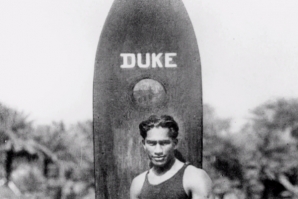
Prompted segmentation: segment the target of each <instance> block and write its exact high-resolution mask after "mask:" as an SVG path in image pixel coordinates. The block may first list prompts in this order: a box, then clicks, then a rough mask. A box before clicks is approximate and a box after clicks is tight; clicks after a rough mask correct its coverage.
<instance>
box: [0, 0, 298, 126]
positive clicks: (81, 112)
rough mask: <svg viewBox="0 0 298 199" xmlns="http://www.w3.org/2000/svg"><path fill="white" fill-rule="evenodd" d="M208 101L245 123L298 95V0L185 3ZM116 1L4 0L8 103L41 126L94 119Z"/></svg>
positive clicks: (0, 93)
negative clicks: (98, 64)
mask: <svg viewBox="0 0 298 199" xmlns="http://www.w3.org/2000/svg"><path fill="white" fill-rule="evenodd" d="M184 2H185V5H186V7H187V9H188V12H189V15H190V17H191V20H192V22H193V25H194V28H195V32H196V34H197V39H198V44H199V49H200V55H201V63H202V75H203V99H204V103H208V104H210V105H211V106H213V107H214V108H215V109H216V112H217V114H218V115H219V116H221V117H229V118H232V119H233V120H232V121H233V125H234V127H235V128H237V127H240V126H241V125H242V124H243V122H244V121H245V119H246V118H247V117H249V111H251V110H252V109H253V108H254V107H256V106H257V105H260V104H261V103H263V102H265V101H267V100H270V99H275V98H276V97H285V98H288V97H298V81H297V77H298V14H297V8H298V1H297V0H287V1H282V0H261V1H260V0H250V1H239V0H225V1H219V0H185V1H184ZM110 6H111V1H109V0H83V1H79V0H62V1H61V0H59V1H58V0H56V1H55V0H43V1H40V0H26V1H20V0H7V1H5V0H2V1H0V27H1V31H0V103H3V104H5V105H7V106H9V107H11V108H15V109H17V110H19V111H23V112H24V113H25V114H28V115H29V119H31V120H33V121H34V123H35V124H44V123H51V122H52V121H61V120H63V121H64V122H66V123H67V124H70V123H74V122H77V121H82V120H86V119H92V82H93V70H94V60H95V53H96V48H97V44H98V40H99V36H100V31H101V28H102V26H103V23H104V20H105V18H106V16H107V13H108V11H109V8H110Z"/></svg>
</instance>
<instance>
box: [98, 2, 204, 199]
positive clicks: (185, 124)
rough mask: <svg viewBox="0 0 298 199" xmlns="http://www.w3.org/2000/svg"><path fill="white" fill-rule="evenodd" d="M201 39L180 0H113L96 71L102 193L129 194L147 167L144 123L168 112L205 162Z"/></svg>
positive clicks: (120, 197)
mask: <svg viewBox="0 0 298 199" xmlns="http://www.w3.org/2000/svg"><path fill="white" fill-rule="evenodd" d="M201 82H202V80H201V64H200V56H199V50H198V46H197V40H196V37H195V33H194V30H193V27H192V23H191V21H190V19H189V16H188V14H187V11H186V9H185V7H184V5H183V3H182V1H181V0H115V2H114V3H113V6H112V8H111V10H110V12H109V15H108V17H107V19H106V22H105V25H104V27H103V30H102V33H101V36H100V41H99V44H98V49H97V53H96V63H95V72H94V88H93V89H94V90H93V122H94V152H95V184H96V199H108V198H109V199H126V198H129V187H130V184H131V181H132V179H133V177H135V176H136V175H137V174H139V173H141V172H143V171H145V170H147V169H148V168H149V162H148V158H147V156H146V154H145V153H144V151H143V148H142V144H141V136H140V135H139V129H138V125H139V123H140V122H141V121H143V120H145V119H146V118H148V117H149V116H150V115H152V114H156V115H163V114H168V115H171V116H173V117H174V119H175V120H176V121H177V122H178V124H179V127H180V132H179V147H178V148H179V151H180V152H181V153H182V154H183V156H184V157H185V159H186V160H187V161H189V162H191V163H192V164H193V165H195V166H197V167H201V161H202V85H201Z"/></svg>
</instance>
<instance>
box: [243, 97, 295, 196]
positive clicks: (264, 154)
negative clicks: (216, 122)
mask: <svg viewBox="0 0 298 199" xmlns="http://www.w3.org/2000/svg"><path fill="white" fill-rule="evenodd" d="M297 125H298V99H290V100H286V99H277V100H275V101H270V102H267V103H265V104H263V105H261V106H259V107H257V108H255V109H254V111H253V112H252V118H251V121H250V122H249V123H248V124H247V125H246V126H245V127H244V128H243V130H242V134H243V135H244V137H243V138H244V139H243V140H244V141H243V142H242V143H241V144H242V146H243V147H244V150H243V154H242V156H241V157H242V160H241V161H242V162H243V164H244V165H247V167H246V171H245V173H246V187H247V192H248V196H249V198H263V199H268V198H283V197H285V195H287V196H289V197H291V198H297V197H298V169H297V168H298V151H297V146H298V140H297V137H296V132H297ZM257 187H259V188H257Z"/></svg>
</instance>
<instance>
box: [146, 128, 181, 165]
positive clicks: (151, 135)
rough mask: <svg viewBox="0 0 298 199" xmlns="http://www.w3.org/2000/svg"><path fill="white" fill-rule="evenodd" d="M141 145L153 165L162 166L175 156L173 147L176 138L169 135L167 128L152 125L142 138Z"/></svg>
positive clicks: (175, 143)
mask: <svg viewBox="0 0 298 199" xmlns="http://www.w3.org/2000/svg"><path fill="white" fill-rule="evenodd" d="M143 145H144V149H145V150H146V152H147V153H148V156H149V158H150V160H151V162H152V164H153V165H154V166H158V167H163V166H165V165H166V164H167V163H168V162H169V161H170V160H172V159H173V158H175V156H174V149H175V148H176V145H177V140H176V139H172V138H171V137H169V129H168V128H162V127H154V128H152V129H150V130H149V131H148V132H147V137H146V139H145V140H143Z"/></svg>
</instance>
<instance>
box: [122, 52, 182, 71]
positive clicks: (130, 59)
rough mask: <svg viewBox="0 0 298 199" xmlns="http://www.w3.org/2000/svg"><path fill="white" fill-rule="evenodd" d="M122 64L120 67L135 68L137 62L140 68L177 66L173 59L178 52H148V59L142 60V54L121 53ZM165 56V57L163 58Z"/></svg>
mask: <svg viewBox="0 0 298 199" xmlns="http://www.w3.org/2000/svg"><path fill="white" fill-rule="evenodd" d="M120 56H121V57H122V58H123V59H122V65H121V66H120V68H134V67H135V66H136V64H137V66H138V67H139V68H150V67H151V68H156V67H159V68H163V67H165V68H176V67H177V64H176V63H175V62H174V61H173V57H176V56H177V53H158V54H156V53H152V54H151V55H150V53H146V61H145V62H144V61H143V60H142V54H141V53H138V54H134V53H121V54H120ZM162 58H163V59H162Z"/></svg>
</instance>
